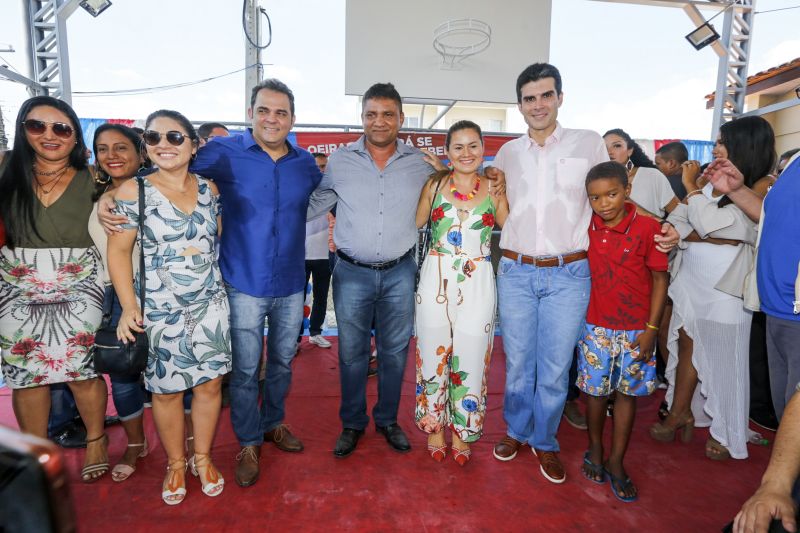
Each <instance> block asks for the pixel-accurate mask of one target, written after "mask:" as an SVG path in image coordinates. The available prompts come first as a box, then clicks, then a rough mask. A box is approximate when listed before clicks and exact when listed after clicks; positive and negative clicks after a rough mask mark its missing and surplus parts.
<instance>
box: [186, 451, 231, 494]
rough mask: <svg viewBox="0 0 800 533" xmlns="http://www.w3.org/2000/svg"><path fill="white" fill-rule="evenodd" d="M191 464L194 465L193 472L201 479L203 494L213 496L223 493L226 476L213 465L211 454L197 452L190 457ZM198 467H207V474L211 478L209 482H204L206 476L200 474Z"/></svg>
mask: <svg viewBox="0 0 800 533" xmlns="http://www.w3.org/2000/svg"><path fill="white" fill-rule="evenodd" d="M189 464H190V465H191V467H192V474H194V475H195V476H196V477H198V478H199V479H200V484H201V485H202V490H203V494H205V495H206V496H211V497H214V496H219V495H220V494H222V489H224V488H225V478H223V477H222V474H221V473H220V471H219V470H217V468H216V467H215V466H214V465H213V463H212V462H211V456H210V455H209V454H207V453H196V454H194V456H193V457H192V458H191V459H189ZM198 467H202V468H205V469H206V474H207V475H208V479H209V482H208V483H205V482H204V478H205V476H200V471H199V470H198V469H197V468H198Z"/></svg>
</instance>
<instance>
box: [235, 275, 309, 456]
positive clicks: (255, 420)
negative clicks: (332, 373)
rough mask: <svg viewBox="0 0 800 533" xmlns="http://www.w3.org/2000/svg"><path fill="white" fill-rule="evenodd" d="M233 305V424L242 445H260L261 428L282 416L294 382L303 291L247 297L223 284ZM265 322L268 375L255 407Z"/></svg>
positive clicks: (276, 422)
mask: <svg viewBox="0 0 800 533" xmlns="http://www.w3.org/2000/svg"><path fill="white" fill-rule="evenodd" d="M226 289H227V292H228V301H229V302H230V307H231V347H232V348H233V372H232V373H231V383H230V393H231V423H232V424H233V431H234V432H235V433H236V438H237V439H239V444H240V445H241V446H253V445H260V444H261V443H263V442H264V433H266V432H268V431H270V430H272V429H274V428H275V427H276V426H278V425H279V424H280V423H281V422H283V419H284V416H285V409H284V400H285V399H286V395H287V394H288V392H289V386H290V385H291V383H292V366H291V363H292V360H293V359H294V355H295V353H296V351H297V349H296V347H297V341H296V339H297V331H298V330H299V329H300V324H302V322H303V291H299V292H296V293H295V294H291V295H289V296H283V297H279V298H259V297H256V296H250V295H249V294H245V293H243V292H241V291H238V290H236V289H235V288H234V287H232V286H231V285H229V284H226ZM265 320H266V321H267V326H268V328H269V335H268V337H267V375H266V379H265V380H264V390H263V391H261V398H262V401H261V408H260V409H259V406H258V369H259V363H260V362H261V353H262V349H263V342H264V321H265Z"/></svg>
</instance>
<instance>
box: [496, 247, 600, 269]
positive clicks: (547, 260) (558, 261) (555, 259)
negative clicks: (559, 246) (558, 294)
mask: <svg viewBox="0 0 800 533" xmlns="http://www.w3.org/2000/svg"><path fill="white" fill-rule="evenodd" d="M503 257H508V258H509V259H513V260H514V261H517V260H519V261H520V262H522V263H525V264H526V265H534V266H537V267H557V266H559V265H566V264H567V263H572V262H574V261H580V260H581V259H586V257H587V254H586V252H583V251H581V252H572V253H571V254H566V255H556V256H548V257H531V256H529V255H522V254H518V253H517V252H512V251H511V250H503Z"/></svg>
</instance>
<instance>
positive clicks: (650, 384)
mask: <svg viewBox="0 0 800 533" xmlns="http://www.w3.org/2000/svg"><path fill="white" fill-rule="evenodd" d="M643 331H644V330H641V329H633V330H624V329H609V328H603V327H600V326H595V325H593V324H586V325H585V326H584V330H583V336H582V337H581V339H580V340H579V341H578V347H579V348H580V355H579V357H578V380H577V382H576V383H575V384H576V385H577V386H578V388H579V389H580V390H582V391H583V392H585V393H586V394H589V395H591V396H608V395H609V394H611V392H612V391H618V392H620V393H622V394H625V395H627V396H647V395H649V394H652V393H653V391H654V390H655V389H656V356H655V354H652V353H651V354H650V356H649V357H647V359H644V360H643V361H637V360H636V359H634V358H635V357H639V348H638V347H637V348H631V344H633V343H634V342H635V341H636V339H637V338H638V337H639V335H641V334H642V333H643Z"/></svg>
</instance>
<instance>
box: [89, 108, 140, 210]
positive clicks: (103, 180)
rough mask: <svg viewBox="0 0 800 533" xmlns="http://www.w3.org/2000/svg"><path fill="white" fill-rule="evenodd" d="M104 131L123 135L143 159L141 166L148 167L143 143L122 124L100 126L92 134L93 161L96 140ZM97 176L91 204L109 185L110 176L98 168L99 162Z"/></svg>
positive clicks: (95, 153)
mask: <svg viewBox="0 0 800 533" xmlns="http://www.w3.org/2000/svg"><path fill="white" fill-rule="evenodd" d="M106 131H116V132H118V133H120V134H121V135H123V136H124V137H125V138H126V139H128V140H129V141H130V142H131V144H132V145H133V149H134V150H135V151H136V153H138V154H139V155H140V156H141V157H142V158H143V159H144V164H143V166H150V165H149V160H148V159H147V155H145V153H144V142H142V138H141V137H140V136H139V134H138V133H136V132H135V131H134V130H132V129H131V128H129V127H128V126H123V125H122V124H109V123H105V124H101V125H100V126H99V127H98V128H97V129H96V130H95V132H94V139H92V151H93V152H94V156H95V159H96V158H97V139H98V138H99V137H100V134H101V133H104V132H106ZM96 167H97V175H96V176H95V180H94V193H93V194H92V202H96V201H97V200H98V198H100V197H101V196H102V195H103V193H104V192H106V189H107V188H108V186H109V184H110V183H111V176H109V175H108V174H107V173H106V172H105V171H104V170H103V169H102V168H100V162H99V161H98V162H97V165H96Z"/></svg>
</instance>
